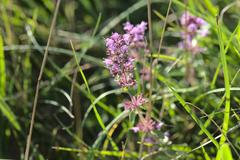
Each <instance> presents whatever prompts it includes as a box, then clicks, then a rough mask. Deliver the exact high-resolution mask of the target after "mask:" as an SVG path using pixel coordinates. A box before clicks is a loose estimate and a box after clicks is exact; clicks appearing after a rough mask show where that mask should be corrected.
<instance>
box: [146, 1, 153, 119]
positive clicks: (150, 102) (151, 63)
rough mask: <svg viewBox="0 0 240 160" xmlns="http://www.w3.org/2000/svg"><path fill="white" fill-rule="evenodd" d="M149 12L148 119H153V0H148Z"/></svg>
mask: <svg viewBox="0 0 240 160" xmlns="http://www.w3.org/2000/svg"><path fill="white" fill-rule="evenodd" d="M147 10H148V34H149V35H148V36H149V51H150V54H151V57H150V89H149V105H148V107H147V118H151V112H152V88H153V74H152V68H153V54H152V16H151V0H147Z"/></svg>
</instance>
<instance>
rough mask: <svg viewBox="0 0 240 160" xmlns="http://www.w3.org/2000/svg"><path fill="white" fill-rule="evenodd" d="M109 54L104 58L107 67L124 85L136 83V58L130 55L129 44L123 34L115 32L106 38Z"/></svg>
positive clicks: (121, 84) (119, 82)
mask: <svg viewBox="0 0 240 160" xmlns="http://www.w3.org/2000/svg"><path fill="white" fill-rule="evenodd" d="M106 47H107V55H108V57H107V58H106V59H105V60H104V63H105V65H106V67H107V68H108V69H109V70H110V73H111V74H112V75H113V77H115V79H116V81H117V82H118V84H119V85H120V86H122V87H129V86H133V85H135V79H134V76H133V70H134V64H133V62H134V58H133V57H131V56H129V55H128V45H127V44H126V42H125V40H124V39H123V35H121V34H118V33H113V34H112V35H111V37H109V38H107V39H106Z"/></svg>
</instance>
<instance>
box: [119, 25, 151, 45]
mask: <svg viewBox="0 0 240 160" xmlns="http://www.w3.org/2000/svg"><path fill="white" fill-rule="evenodd" d="M123 29H124V31H125V32H126V33H125V34H124V35H123V37H124V40H125V42H126V43H127V44H128V45H130V46H132V47H134V48H137V47H141V48H144V47H145V43H144V34H145V30H146V29H147V23H146V22H144V21H142V22H141V23H140V24H137V25H136V26H134V25H132V24H131V23H130V22H126V23H125V24H124V25H123Z"/></svg>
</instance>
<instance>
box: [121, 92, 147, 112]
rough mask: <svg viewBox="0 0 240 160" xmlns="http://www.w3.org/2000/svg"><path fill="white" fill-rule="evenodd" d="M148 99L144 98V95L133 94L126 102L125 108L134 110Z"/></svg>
mask: <svg viewBox="0 0 240 160" xmlns="http://www.w3.org/2000/svg"><path fill="white" fill-rule="evenodd" d="M146 102H147V101H146V99H145V98H143V96H142V95H138V96H132V97H131V101H129V100H126V101H125V102H124V108H125V109H126V110H134V109H136V108H138V107H140V106H142V105H143V104H144V103H146Z"/></svg>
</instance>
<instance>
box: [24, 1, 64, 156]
mask: <svg viewBox="0 0 240 160" xmlns="http://www.w3.org/2000/svg"><path fill="white" fill-rule="evenodd" d="M60 2H61V0H58V1H57V5H56V8H55V11H54V16H53V19H52V23H51V28H50V31H49V36H48V41H47V46H46V49H45V53H44V57H43V61H42V64H41V69H40V72H39V75H38V80H37V86H36V91H35V96H34V103H33V110H32V117H31V123H30V128H29V133H28V137H27V144H26V150H25V154H24V160H28V157H29V150H30V145H31V140H32V130H33V125H34V120H35V113H36V108H37V103H38V95H39V89H40V82H41V79H42V74H43V70H44V68H45V64H46V61H47V57H48V47H49V45H50V41H51V37H52V32H53V29H54V26H55V23H56V19H57V14H58V10H59V6H60Z"/></svg>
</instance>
